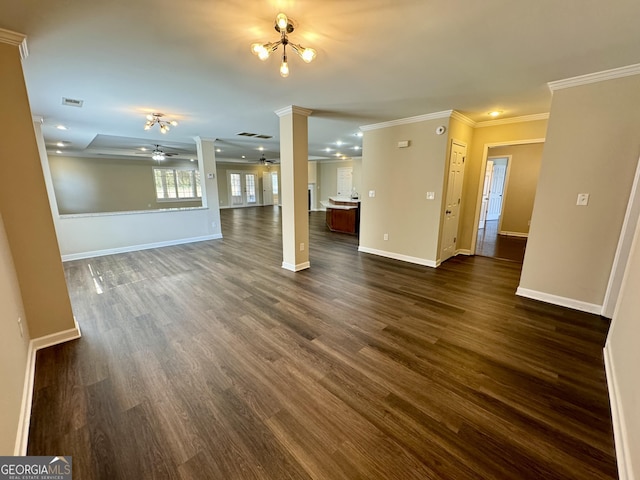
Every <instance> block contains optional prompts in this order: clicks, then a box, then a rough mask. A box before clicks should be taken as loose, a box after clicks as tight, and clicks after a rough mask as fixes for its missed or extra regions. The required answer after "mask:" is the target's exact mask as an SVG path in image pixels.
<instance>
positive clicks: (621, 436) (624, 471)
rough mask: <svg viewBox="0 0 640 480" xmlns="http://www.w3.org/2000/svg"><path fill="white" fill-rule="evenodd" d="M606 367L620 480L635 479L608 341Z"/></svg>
mask: <svg viewBox="0 0 640 480" xmlns="http://www.w3.org/2000/svg"><path fill="white" fill-rule="evenodd" d="M604 368H605V371H606V372H607V387H608V389H609V403H610V405H611V420H612V421H613V437H614V440H615V447H616V459H617V463H618V477H619V478H620V480H634V474H633V470H632V467H631V452H630V451H629V437H628V435H627V429H626V427H625V422H624V411H623V410H622V405H621V404H620V392H619V391H618V382H617V380H616V369H615V366H614V363H613V357H612V356H611V351H610V349H609V343H608V342H607V343H606V344H605V346H604Z"/></svg>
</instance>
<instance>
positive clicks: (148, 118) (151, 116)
mask: <svg viewBox="0 0 640 480" xmlns="http://www.w3.org/2000/svg"><path fill="white" fill-rule="evenodd" d="M147 120H149V121H150V122H152V121H153V115H151V114H149V115H147Z"/></svg>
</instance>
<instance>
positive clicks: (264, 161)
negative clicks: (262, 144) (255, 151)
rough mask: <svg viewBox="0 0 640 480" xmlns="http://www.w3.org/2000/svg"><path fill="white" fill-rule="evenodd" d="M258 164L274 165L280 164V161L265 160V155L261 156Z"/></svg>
mask: <svg viewBox="0 0 640 480" xmlns="http://www.w3.org/2000/svg"><path fill="white" fill-rule="evenodd" d="M258 163H259V164H260V165H273V164H276V163H278V160H271V159H268V158H265V156H264V153H263V154H262V155H261V156H260V158H259V159H258Z"/></svg>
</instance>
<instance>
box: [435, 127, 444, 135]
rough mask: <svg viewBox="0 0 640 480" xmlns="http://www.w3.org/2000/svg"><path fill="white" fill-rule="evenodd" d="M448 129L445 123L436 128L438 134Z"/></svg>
mask: <svg viewBox="0 0 640 480" xmlns="http://www.w3.org/2000/svg"><path fill="white" fill-rule="evenodd" d="M446 131H447V127H445V126H444V125H440V126H439V127H438V128H436V134H437V135H442V134H443V133H444V132H446Z"/></svg>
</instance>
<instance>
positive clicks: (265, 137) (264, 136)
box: [256, 135, 273, 140]
mask: <svg viewBox="0 0 640 480" xmlns="http://www.w3.org/2000/svg"><path fill="white" fill-rule="evenodd" d="M256 138H263V139H265V140H266V139H268V138H273V135H256Z"/></svg>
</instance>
